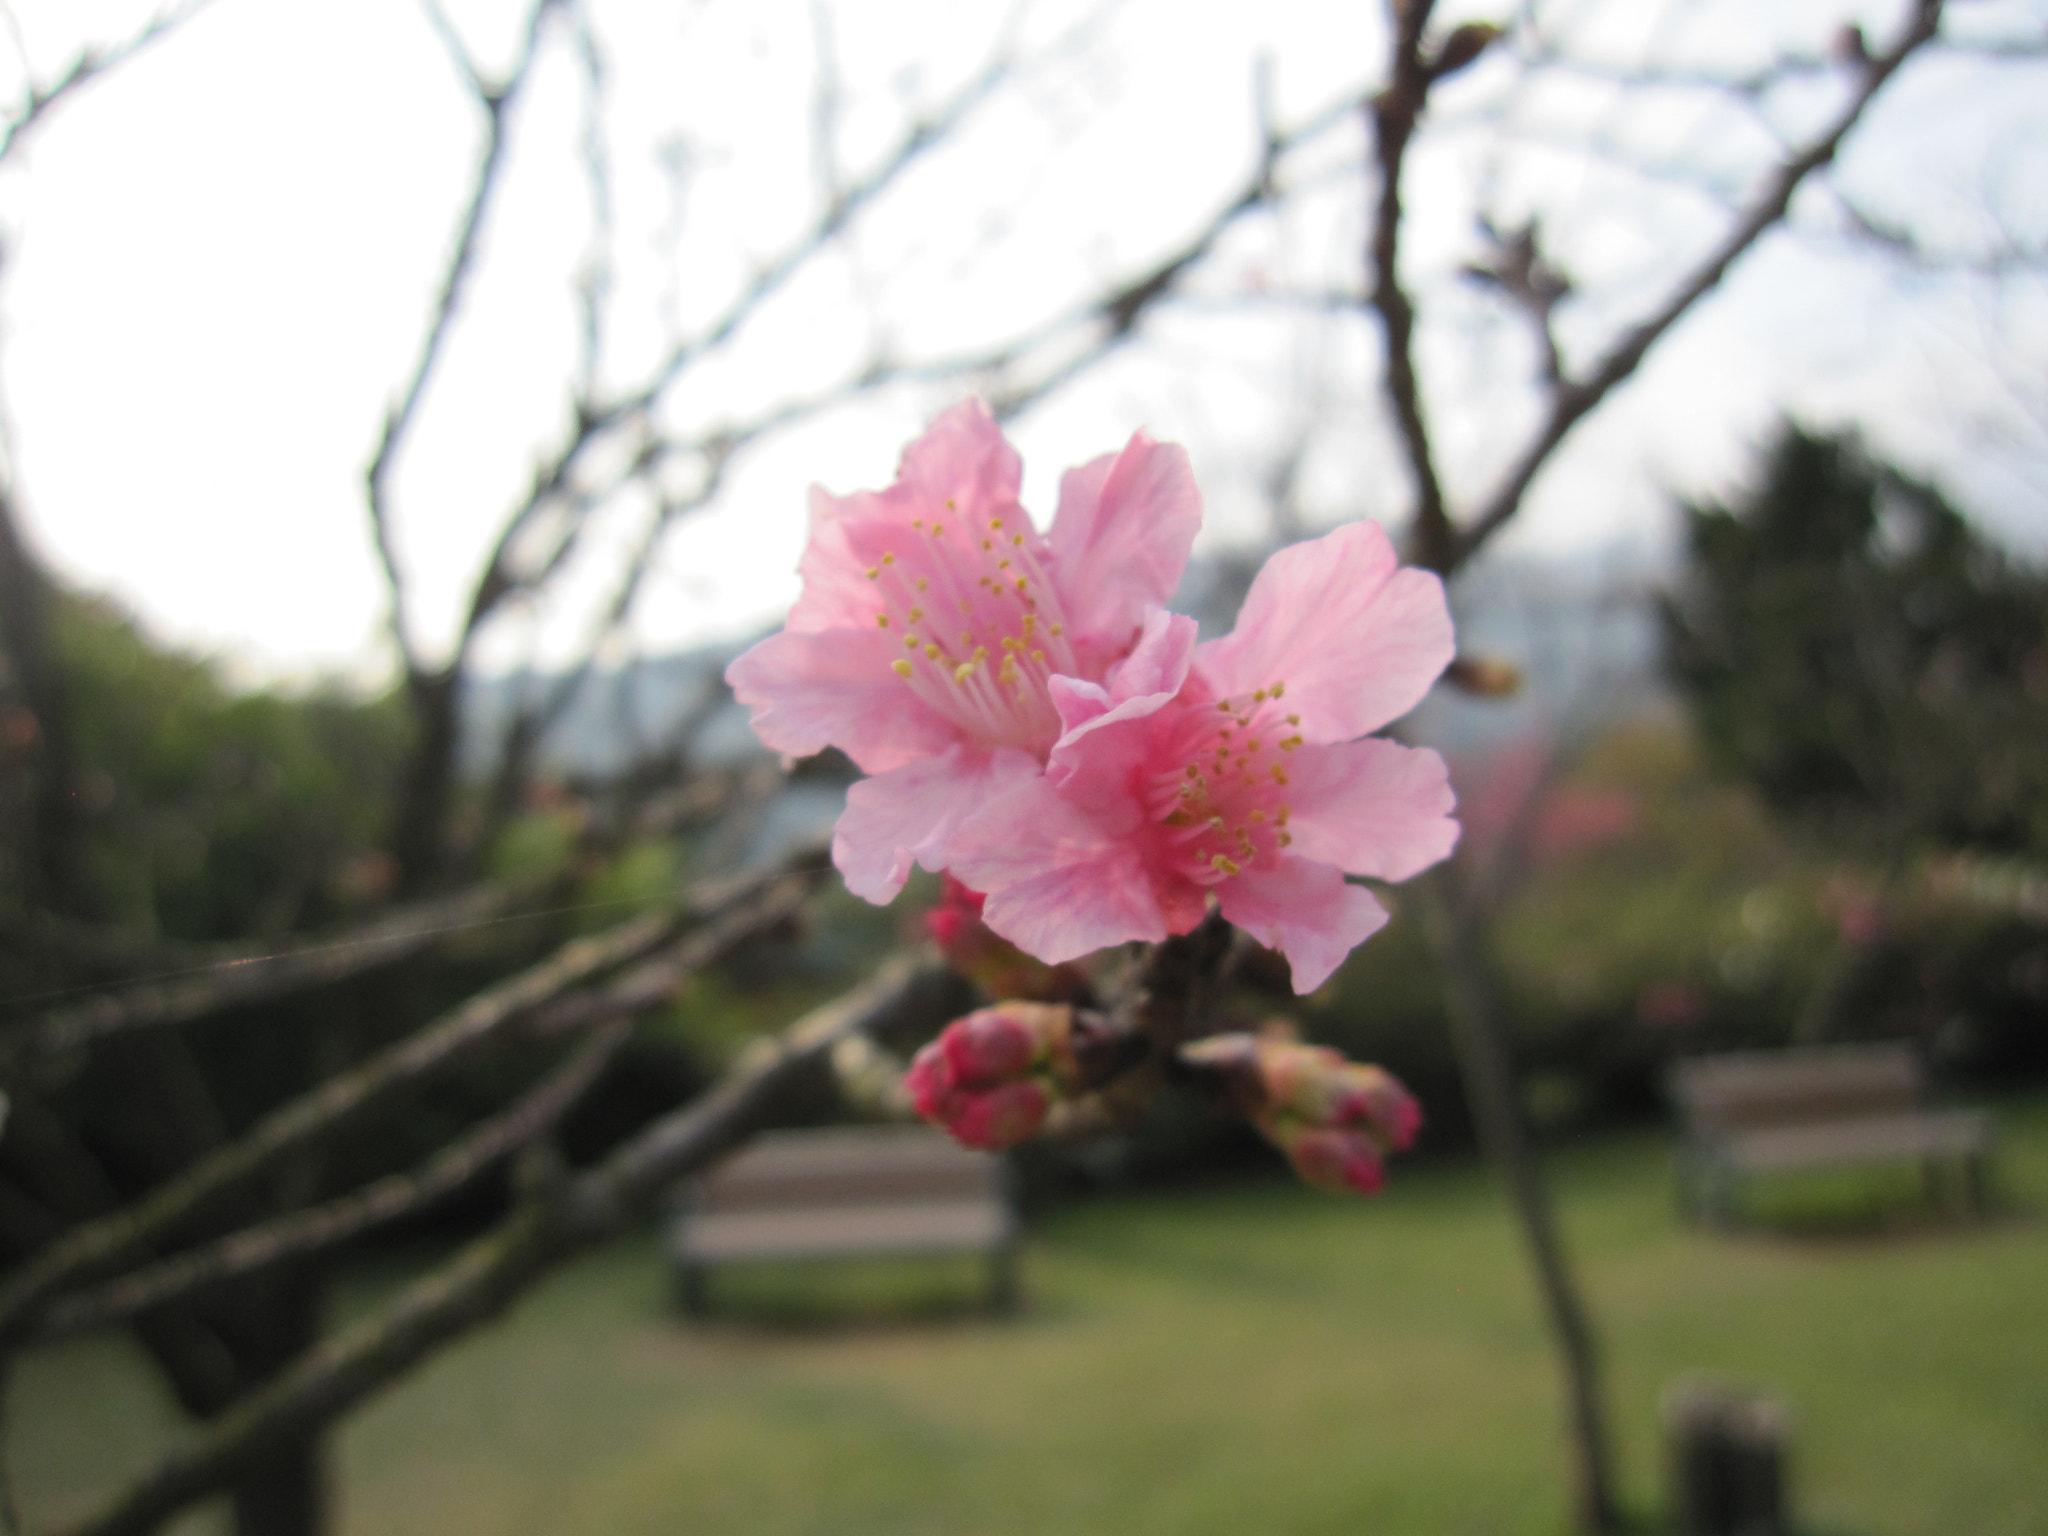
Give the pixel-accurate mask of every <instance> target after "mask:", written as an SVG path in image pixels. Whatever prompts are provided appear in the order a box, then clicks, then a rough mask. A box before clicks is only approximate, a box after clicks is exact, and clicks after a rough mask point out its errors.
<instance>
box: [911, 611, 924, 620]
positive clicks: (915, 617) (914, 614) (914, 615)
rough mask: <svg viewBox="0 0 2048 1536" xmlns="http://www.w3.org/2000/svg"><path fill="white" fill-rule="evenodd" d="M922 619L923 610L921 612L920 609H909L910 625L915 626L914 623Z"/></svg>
mask: <svg viewBox="0 0 2048 1536" xmlns="http://www.w3.org/2000/svg"><path fill="white" fill-rule="evenodd" d="M923 617H924V610H923V609H922V608H913V609H911V610H910V622H911V623H913V624H915V623H916V622H917V621H918V620H919V619H921V618H923Z"/></svg>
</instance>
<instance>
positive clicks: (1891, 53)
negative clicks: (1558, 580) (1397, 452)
mask: <svg viewBox="0 0 2048 1536" xmlns="http://www.w3.org/2000/svg"><path fill="white" fill-rule="evenodd" d="M1941 15H1942V0H1916V3H1915V6H1914V10H1913V16H1912V20H1911V21H1910V22H1909V23H1908V25H1907V26H1906V28H1905V30H1904V31H1903V32H1902V33H1901V34H1900V37H1899V39H1898V41H1897V42H1896V43H1894V44H1893V45H1892V46H1891V47H1890V48H1889V49H1887V50H1886V51H1885V52H1884V53H1882V54H1879V55H1876V56H1874V57H1872V58H1871V59H1870V60H1869V62H1868V64H1867V65H1866V66H1865V67H1864V69H1863V72H1862V75H1861V77H1860V78H1859V80H1858V81H1857V84H1856V87H1855V90H1854V92H1853V93H1852V95H1851V97H1850V99H1849V101H1848V103H1847V105H1846V106H1844V107H1843V108H1842V109H1841V111H1840V112H1838V113H1837V114H1836V116H1835V119H1834V121H1833V122H1832V123H1830V124H1829V126H1828V127H1827V128H1826V129H1824V130H1823V131H1822V132H1821V134H1820V135H1819V137H1817V138H1815V139H1814V140H1813V141H1812V142H1811V143H1810V144H1808V145H1807V147H1806V148H1805V149H1803V150H1802V151H1800V152H1799V153H1798V154H1797V155H1795V156H1793V157H1792V158H1791V159H1789V160H1787V161H1786V162H1784V163H1783V164H1782V165H1780V166H1779V167H1778V169H1777V170H1776V171H1774V172H1773V173H1772V174H1771V176H1770V178H1769V180H1768V181H1767V182H1766V183H1765V185H1764V188H1763V190H1762V192H1761V193H1759V194H1758V195H1757V197H1756V198H1755V200H1754V201H1753V202H1751V203H1750V204H1749V206H1748V207H1747V209H1746V210H1745V211H1744V212H1743V214H1742V216H1741V217H1740V218H1739V219H1737V221H1736V223H1735V225H1734V227H1733V228H1732V229H1730V230H1729V231H1728V232H1727V234H1725V235H1724V236H1723V237H1722V238H1721V241H1720V243H1719V244H1717V245H1716V246H1715V247H1714V248H1713V249H1712V250H1711V251H1710V252H1708V254H1707V256H1706V257H1705V259H1704V260H1702V261H1701V262H1700V263H1699V264H1698V265H1697V266H1696V267H1695V268H1694V269H1693V270H1692V272H1691V273H1690V274H1689V275H1688V276H1687V277H1685V278H1684V279H1683V280H1682V281H1681V282H1680V283H1679V285H1678V287H1677V288H1676V290H1675V291H1674V292H1673V293H1672V294H1671V296H1670V297H1669V298H1668V299H1666V300H1665V302H1664V304H1663V305H1662V306H1661V307H1660V308H1659V309H1658V310H1657V311H1656V312H1655V313H1654V314H1652V315H1651V316H1650V317H1649V318H1648V319H1647V320H1644V321H1643V322H1642V323H1641V324H1639V325H1637V326H1635V327H1634V328H1633V329H1631V330H1630V331H1629V332H1627V334H1625V335H1624V336H1623V337H1622V338H1621V339H1620V340H1619V341H1618V342H1617V343H1616V344H1615V345H1614V347H1613V348H1612V349H1611V350H1610V351H1609V352H1608V354H1607V356H1606V357H1605V358H1603V359H1602V360H1601V361H1600V362H1599V363H1598V364H1597V365H1596V366H1595V367H1594V368H1593V369H1592V371H1591V372H1590V373H1588V374H1587V375H1586V376H1585V377H1584V378H1582V379H1578V380H1572V381H1568V382H1566V383H1565V385H1564V386H1563V387H1562V388H1561V389H1559V390H1557V391H1556V392H1555V394H1554V396H1553V398H1552V401H1551V406H1550V411H1549V414H1548V416H1547V418H1546V419H1545V421H1544V424H1543V426H1542V428H1541V430H1540V431H1539V432H1538V433H1537V435H1536V437H1535V439H1534V440H1533V441H1532V442H1531V443H1530V444H1529V446H1528V447H1527V448H1525V449H1524V450H1523V452H1522V455H1521V457H1520V458H1519V459H1517V460H1516V461H1515V463H1514V465H1513V466H1512V467H1511V468H1510V469H1509V471H1508V473H1507V476H1506V478H1505V479H1504V480H1503V481H1502V483H1501V484H1500V486H1499V487H1497V488H1496V489H1495V491H1494V493H1493V494H1492V496H1490V497H1489V498H1488V499H1487V500H1486V501H1485V502H1484V503H1483V504H1482V505H1481V507H1480V508H1479V510H1478V512H1477V513H1476V514H1475V515H1474V516H1473V517H1472V518H1471V520H1470V521H1469V522H1467V523H1466V524H1465V525H1464V526H1462V527H1460V528H1458V529H1457V530H1455V533H1454V536H1453V538H1452V540H1451V543H1450V545H1449V547H1448V548H1447V549H1446V550H1444V551H1443V552H1442V558H1441V559H1440V560H1439V559H1431V558H1429V555H1430V554H1431V553H1433V552H1432V551H1429V550H1426V549H1420V548H1419V550H1418V558H1420V559H1421V561H1422V563H1423V564H1426V565H1430V566H1432V567H1433V568H1434V569H1436V570H1438V571H1440V572H1442V573H1443V574H1445V575H1449V574H1450V573H1451V572H1453V571H1455V570H1456V569H1457V568H1458V567H1459V566H1461V565H1463V564H1464V563H1465V562H1466V561H1467V560H1469V559H1471V558H1472V556H1473V555H1475V554H1476V553H1478V551H1479V549H1480V548H1481V547H1482V546H1483V545H1484V544H1485V543H1486V541H1487V540H1488V539H1490V538H1492V537H1493V535H1494V534H1495V533H1497V532H1499V531H1500V529H1501V527H1502V526H1503V525H1504V524H1506V523H1507V522H1508V520H1509V519H1511V518H1512V517H1514V515H1515V514H1516V512H1518V511H1519V510H1520V509H1521V505H1522V498H1523V496H1524V495H1525V494H1526V493H1527V492H1528V489H1529V486H1530V484H1531V483H1532V482H1533V481H1534V480H1535V478H1536V475H1537V472H1538V471H1539V470H1541V469H1542V468H1543V466H1544V465H1545V464H1546V463H1547V462H1548V461H1549V459H1550V456H1551V454H1552V453H1554V452H1555V451H1556V450H1557V447H1558V445H1559V444H1560V443H1562V442H1563V441H1564V439H1565V437H1566V435H1567V434H1569V433H1570V431H1571V429H1572V428H1573V427H1574V426H1576V425H1577V424H1578V422H1579V420H1580V418H1581V417H1583V416H1585V415H1586V414H1587V413H1588V412H1589V411H1591V410H1592V409H1593V408H1594V407H1595V406H1597V405H1598V404H1599V403H1600V402H1601V401H1602V400H1604V399H1606V398H1607V395H1608V394H1609V392H1611V391H1612V390H1613V389H1614V387H1615V386H1616V385H1617V384H1619V383H1621V382H1622V381H1623V380H1624V379H1626V378H1628V377H1629V375H1630V374H1632V373H1634V372H1635V370H1636V368H1637V366H1638V365H1639V364H1640V363H1641V362H1642V360H1643V356H1644V354H1646V353H1647V352H1648V351H1649V350H1650V348H1651V347H1652V346H1653V345H1655V344H1656V342H1657V341H1658V339H1659V338H1661V337H1662V336H1663V335H1664V333H1665V332H1666V331H1668V330H1670V329H1671V327H1672V326H1673V325H1674V324H1676V323H1677V322H1678V320H1679V319H1680V318H1681V317H1683V316H1684V315H1685V314H1686V312H1687V311H1689V310H1690V309H1691V308H1692V307H1693V305H1694V304H1696V303H1698V302H1699V300H1700V299H1701V298H1702V297H1704V296H1705V295H1706V294H1707V293H1709V292H1710V291H1712V289H1713V288H1714V287H1715V285H1716V284H1718V283H1719V282H1720V281H1721V279H1722V277H1723V276H1725V275H1726V273H1727V271H1728V269H1729V267H1731V266H1732V265H1734V263H1735V261H1736V260H1737V258H1739V257H1741V256H1742V255H1743V254H1744V253H1745V252H1747V251H1748V250H1749V249H1750V247H1751V246H1753V245H1755V244H1756V242H1757V241H1758V239H1760V238H1761V237H1762V235H1763V234H1764V232H1765V231H1766V230H1768V229H1770V228H1771V227H1772V226H1773V225H1775V224H1777V223H1778V222H1779V221H1780V220H1782V219H1783V218H1784V216H1785V211H1786V209H1787V208H1789V207H1790V206H1791V202H1792V194H1793V193H1794V192H1796V191H1797V190H1798V189H1799V186H1800V184H1801V183H1802V182H1804V181H1805V180H1806V178H1807V177H1808V176H1810V175H1811V174H1812V173H1813V172H1815V171H1816V170H1819V169H1820V168H1821V167H1822V166H1824V165H1826V164H1828V163H1829V162H1830V161H1831V160H1833V159H1834V157H1835V152H1836V151H1837V150H1838V149H1839V148H1840V146H1841V143H1842V140H1843V138H1844V137H1846V136H1847V134H1848V132H1849V130H1850V129H1851V128H1853V127H1855V126H1856V124H1857V122H1858V121H1859V120H1860V119H1861V118H1862V116H1863V111H1864V109H1865V108H1866V107H1867V106H1869V104H1870V102H1871V100H1872V99H1873V98H1874V97H1875V96H1876V95H1877V93H1878V92H1879V91H1880V90H1881V89H1883V87H1884V85H1885V83H1886V82H1887V81H1888V80H1890V79H1891V77H1892V76H1893V75H1894V74H1895V73H1896V72H1897V71H1898V68H1899V66H1900V65H1902V64H1904V63H1905V62H1906V60H1907V59H1908V58H1910V57H1911V56H1912V55H1913V53H1914V51H1915V50H1916V49H1918V48H1920V47H1922V46H1924V45H1925V44H1926V43H1927V42H1928V41H1929V40H1930V39H1931V38H1933V36H1934V35H1935V32H1936V29H1937V28H1938V27H1939V26H1940V24H1941Z"/></svg>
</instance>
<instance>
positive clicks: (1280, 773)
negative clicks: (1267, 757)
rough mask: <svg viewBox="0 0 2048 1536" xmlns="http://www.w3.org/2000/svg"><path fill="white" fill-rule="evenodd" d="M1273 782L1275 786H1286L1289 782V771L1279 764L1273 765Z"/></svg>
mask: <svg viewBox="0 0 2048 1536" xmlns="http://www.w3.org/2000/svg"><path fill="white" fill-rule="evenodd" d="M1273 782H1274V783H1275V784H1285V783H1286V782H1287V770H1286V769H1285V768H1282V767H1281V766H1280V765H1279V764H1278V763H1275V764H1274V765H1273Z"/></svg>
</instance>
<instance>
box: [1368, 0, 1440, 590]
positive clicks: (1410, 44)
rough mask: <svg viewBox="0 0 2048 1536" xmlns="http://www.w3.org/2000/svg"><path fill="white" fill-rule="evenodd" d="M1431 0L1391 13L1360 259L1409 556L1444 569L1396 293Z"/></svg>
mask: <svg viewBox="0 0 2048 1536" xmlns="http://www.w3.org/2000/svg"><path fill="white" fill-rule="evenodd" d="M1433 5H1434V0H1408V3H1407V4H1405V5H1397V6H1395V7H1394V14H1395V17H1396V19H1397V26H1396V28H1395V33H1394V41H1393V68H1392V70H1391V71H1390V78H1389V80H1388V84H1387V88H1386V89H1385V90H1384V91H1382V92H1381V93H1380V94H1379V96H1378V97H1377V98H1375V99H1374V101H1373V103H1372V107H1371V113H1372V120H1373V130H1374V131H1373V149H1374V153H1375V155H1376V157H1377V158H1378V160H1379V170H1380V187H1379V192H1380V195H1379V207H1378V210H1377V212H1376V213H1375V215H1374V218H1373V223H1372V237H1371V244H1370V247H1369V249H1368V251H1367V257H1368V260H1369V263H1370V268H1371V272H1372V306H1373V308H1374V309H1375V310H1377V311H1378V312H1379V317H1380V323H1381V325H1382V326H1384V327H1385V329H1386V335H1387V380H1386V388H1387V396H1388V400H1389V403H1391V404H1392V406H1393V408H1394V422H1395V425H1396V426H1397V427H1398V428H1399V429H1400V436H1401V443H1402V446H1403V447H1404V448H1405V449H1406V450H1407V453H1408V474H1409V478H1410V479H1411V480H1413V481H1414V482H1415V527H1414V531H1413V534H1412V536H1411V537H1412V541H1413V544H1414V547H1415V558H1416V559H1417V560H1418V561H1419V562H1420V563H1421V564H1423V565H1427V566H1432V567H1434V568H1436V569H1439V570H1441V569H1443V568H1444V567H1445V565H1446V563H1447V562H1448V561H1449V559H1450V552H1451V543H1452V533H1451V521H1450V515H1449V514H1448V513H1447V512H1446V511H1445V510H1444V491H1443V484H1442V482H1441V481H1439V480H1438V479H1437V473H1436V464H1435V462H1434V461H1433V459H1432V458H1431V455H1430V447H1429V426H1428V423H1427V422H1425V421H1424V420H1423V415H1422V401H1421V397H1420V394H1419V392H1418V391H1417V389H1416V384H1415V356H1414V348H1415V306H1414V304H1413V303H1411V302H1410V301H1409V298H1408V294H1407V292H1406V290H1404V289H1403V288H1402V287H1401V274H1400V254H1401V250H1400V242H1401V162H1402V160H1403V158H1404V157H1405V156H1406V154H1407V152H1408V141H1409V139H1410V138H1411V137H1412V136H1413V135H1414V132H1415V120H1416V118H1417V117H1419V116H1420V115H1421V113H1422V107H1423V103H1424V101H1425V100H1426V99H1427V97H1428V94H1429V83H1430V75H1429V70H1428V67H1427V66H1426V65H1425V64H1424V62H1423V59H1422V30H1423V28H1424V27H1426V26H1427V25H1428V24H1429V14H1430V11H1431V9H1432V7H1433Z"/></svg>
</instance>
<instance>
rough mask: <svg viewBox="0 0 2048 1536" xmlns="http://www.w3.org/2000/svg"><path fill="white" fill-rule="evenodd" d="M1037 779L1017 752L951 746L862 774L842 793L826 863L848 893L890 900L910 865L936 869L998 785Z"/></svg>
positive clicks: (1035, 766) (1032, 767)
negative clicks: (835, 868) (834, 868)
mask: <svg viewBox="0 0 2048 1536" xmlns="http://www.w3.org/2000/svg"><path fill="white" fill-rule="evenodd" d="M1038 776H1039V775H1038V764H1037V763H1035V762H1033V761H1032V760H1031V758H1029V757H1028V756H1026V755H1025V754H1024V753H1022V752H1013V751H999V752H978V751H974V750H972V749H970V748H966V747H957V746H956V747H954V748H952V749H950V750H949V751H946V752H943V753H941V754H939V755H938V756H936V757H926V758H920V759H918V760H917V761H915V762H911V763H907V764H905V765H904V766H903V767H900V768H896V769H893V770H891V771H890V772H888V773H881V774H877V775H875V776H874V777H873V778H868V779H862V780H861V781H860V782H859V783H858V784H855V785H854V786H853V787H852V788H851V789H849V790H848V791H847V792H846V810H845V812H844V813H843V814H842V815H841V816H840V818H839V825H838V826H837V827H835V828H834V829H833V833H832V862H833V863H834V864H836V865H838V866H839V873H840V874H841V875H843V876H844V877H845V879H846V888H847V889H848V890H850V891H852V892H853V893H854V895H856V896H859V897H861V898H862V899H863V900H865V901H872V902H874V903H875V904H876V905H877V906H880V905H882V904H884V903H886V902H890V901H894V900H895V899H896V895H897V893H898V892H899V891H901V890H902V889H903V882H904V881H905V880H907V879H909V878H910V866H911V865H912V864H913V863H919V864H922V865H924V867H925V868H926V869H930V870H938V869H944V868H945V867H946V866H947V865H948V863H950V862H951V859H952V848H951V844H952V840H953V838H954V837H955V835H956V834H957V833H958V831H959V829H960V826H961V824H962V823H963V822H964V821H965V820H966V819H967V818H968V817H969V816H971V815H972V814H974V813H975V812H976V811H978V810H979V809H980V808H981V807H982V806H983V804H984V803H985V802H986V801H987V800H988V799H989V798H990V797H991V796H993V795H996V794H999V793H1000V792H1001V789H1002V787H1003V786H1004V785H1006V784H1009V783H1014V782H1017V781H1019V780H1028V781H1030V782H1036V781H1037V779H1038Z"/></svg>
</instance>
